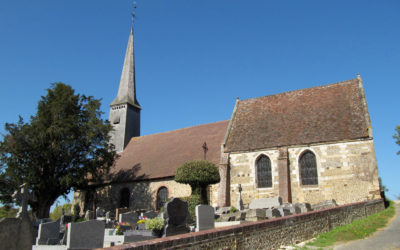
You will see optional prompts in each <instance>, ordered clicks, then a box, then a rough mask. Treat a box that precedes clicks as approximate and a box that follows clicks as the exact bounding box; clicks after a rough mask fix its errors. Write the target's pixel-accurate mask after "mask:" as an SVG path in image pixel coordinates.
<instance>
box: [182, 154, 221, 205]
mask: <svg viewBox="0 0 400 250" xmlns="http://www.w3.org/2000/svg"><path fill="white" fill-rule="evenodd" d="M175 181H176V182H179V183H184V184H189V185H190V186H191V188H192V194H193V195H200V197H201V203H202V204H207V203H208V201H207V186H208V185H210V184H215V183H218V182H219V181H220V177H219V172H218V168H217V167H216V166H215V164H214V163H212V162H209V161H204V160H202V161H189V162H185V163H183V164H182V165H181V166H180V167H179V168H178V169H177V170H176V174H175Z"/></svg>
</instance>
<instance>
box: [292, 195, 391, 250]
mask: <svg viewBox="0 0 400 250" xmlns="http://www.w3.org/2000/svg"><path fill="white" fill-rule="evenodd" d="M394 215H395V208H394V203H393V202H392V201H390V203H389V206H388V207H387V208H386V209H385V210H383V211H381V212H378V213H376V214H372V215H370V216H368V217H366V218H364V219H361V220H355V221H353V222H352V223H350V224H348V225H345V226H341V227H337V228H335V229H333V230H331V231H329V232H327V233H323V234H320V235H318V237H317V238H316V239H315V240H314V241H312V242H310V243H308V244H306V246H305V247H303V248H300V249H310V248H312V249H315V248H320V247H321V248H322V247H328V246H332V245H334V244H335V243H338V242H347V241H352V240H358V239H363V238H365V237H367V236H369V235H371V234H373V233H374V232H376V231H377V230H378V229H379V228H383V227H385V226H386V225H387V223H388V222H389V220H390V219H391V218H392V217H393V216H394ZM308 247H310V248H308Z"/></svg>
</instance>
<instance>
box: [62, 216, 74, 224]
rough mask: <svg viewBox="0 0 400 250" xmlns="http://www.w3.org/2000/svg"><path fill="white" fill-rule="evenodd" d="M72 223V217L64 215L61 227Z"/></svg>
mask: <svg viewBox="0 0 400 250" xmlns="http://www.w3.org/2000/svg"><path fill="white" fill-rule="evenodd" d="M70 222H72V216H71V215H63V216H61V218H60V225H65V224H68V223H70Z"/></svg>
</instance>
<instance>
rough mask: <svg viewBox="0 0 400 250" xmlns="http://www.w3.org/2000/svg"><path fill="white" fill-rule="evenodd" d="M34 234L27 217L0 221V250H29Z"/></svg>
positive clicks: (33, 241) (33, 240)
mask: <svg viewBox="0 0 400 250" xmlns="http://www.w3.org/2000/svg"><path fill="white" fill-rule="evenodd" d="M33 244H35V234H34V229H33V227H32V223H31V221H30V220H29V217H27V216H22V218H1V219H0V249H7V250H8V249H18V250H30V249H32V245H33Z"/></svg>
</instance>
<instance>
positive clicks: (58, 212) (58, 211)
mask: <svg viewBox="0 0 400 250" xmlns="http://www.w3.org/2000/svg"><path fill="white" fill-rule="evenodd" d="M71 207H72V204H70V203H65V204H64V205H62V206H60V205H59V206H56V207H55V208H54V210H53V212H51V213H50V219H52V220H53V221H56V220H58V219H60V218H61V216H62V215H63V210H64V214H66V215H71Z"/></svg>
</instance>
